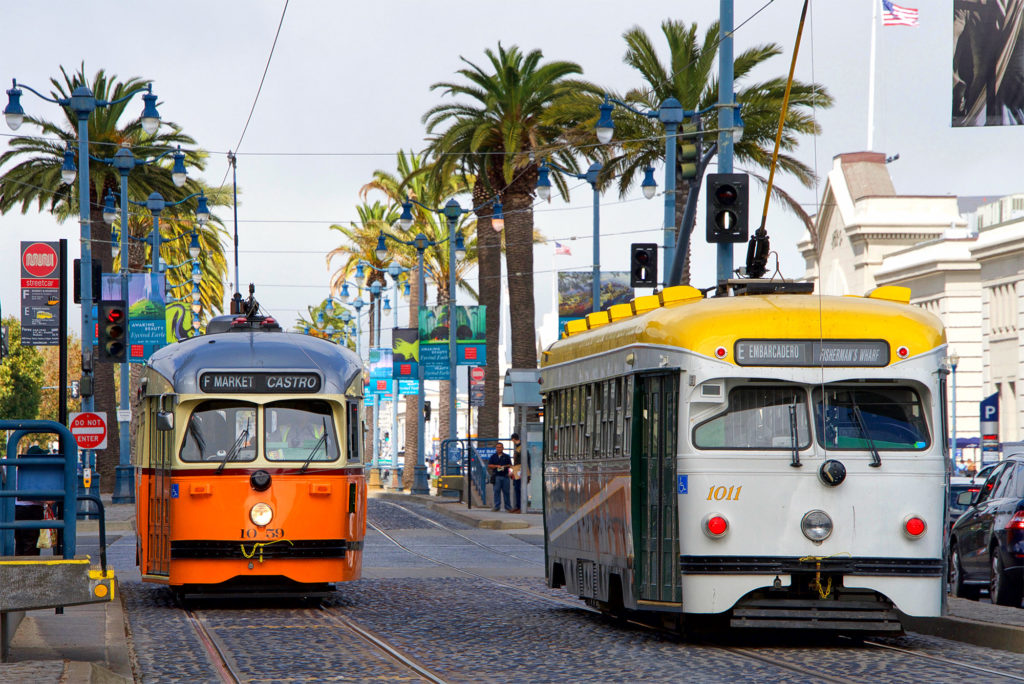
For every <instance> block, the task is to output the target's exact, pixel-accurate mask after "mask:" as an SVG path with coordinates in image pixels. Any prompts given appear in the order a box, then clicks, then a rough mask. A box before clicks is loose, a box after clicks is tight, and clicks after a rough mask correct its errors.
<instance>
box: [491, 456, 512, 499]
mask: <svg viewBox="0 0 1024 684" xmlns="http://www.w3.org/2000/svg"><path fill="white" fill-rule="evenodd" d="M511 467H512V459H511V458H509V455H508V454H506V453H505V447H504V446H502V444H501V442H498V444H497V445H496V446H495V448H494V454H493V455H492V456H491V458H490V459H489V460H488V461H487V471H488V472H489V473H491V482H493V483H494V510H496V511H498V510H501V500H502V497H504V498H505V510H506V511H510V512H511V511H512V502H511V501H510V500H509V479H508V474H509V469H510V468H511Z"/></svg>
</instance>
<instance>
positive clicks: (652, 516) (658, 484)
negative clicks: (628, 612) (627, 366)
mask: <svg viewBox="0 0 1024 684" xmlns="http://www.w3.org/2000/svg"><path fill="white" fill-rule="evenodd" d="M678 398H679V374H678V373H675V372H673V373H656V374H645V375H640V376H638V377H637V381H636V384H635V394H634V400H633V406H634V409H633V416H634V417H633V449H632V453H633V459H632V461H633V463H632V481H633V496H632V499H633V520H634V523H633V524H634V534H633V538H634V540H635V544H636V549H635V560H634V568H636V572H635V574H634V577H635V581H636V585H637V586H636V596H637V597H638V598H639V599H640V600H641V601H654V602H669V603H680V602H681V601H682V591H681V588H680V583H679V523H678V518H677V516H676V429H677V423H678V415H679V408H678ZM637 414H639V416H638V415H637ZM637 417H639V420H637Z"/></svg>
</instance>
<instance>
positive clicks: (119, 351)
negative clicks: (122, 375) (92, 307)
mask: <svg viewBox="0 0 1024 684" xmlns="http://www.w3.org/2000/svg"><path fill="white" fill-rule="evenodd" d="M97 313H98V314H99V329H100V330H99V343H100V357H99V359H97V360H98V361H105V362H107V363H125V362H126V361H127V360H128V309H127V307H125V303H124V300H114V301H106V302H100V303H99V305H98V306H97Z"/></svg>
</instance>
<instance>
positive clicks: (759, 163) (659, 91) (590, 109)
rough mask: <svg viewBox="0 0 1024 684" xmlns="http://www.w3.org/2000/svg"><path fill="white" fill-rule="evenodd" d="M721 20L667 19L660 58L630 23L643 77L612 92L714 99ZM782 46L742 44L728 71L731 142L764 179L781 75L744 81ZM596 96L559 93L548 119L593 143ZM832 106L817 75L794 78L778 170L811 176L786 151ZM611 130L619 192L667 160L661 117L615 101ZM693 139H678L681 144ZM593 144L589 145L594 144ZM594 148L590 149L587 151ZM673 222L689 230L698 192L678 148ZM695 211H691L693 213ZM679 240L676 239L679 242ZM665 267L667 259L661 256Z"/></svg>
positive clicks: (609, 163) (630, 57) (780, 193)
mask: <svg viewBox="0 0 1024 684" xmlns="http://www.w3.org/2000/svg"><path fill="white" fill-rule="evenodd" d="M718 28H719V27H718V23H717V22H715V23H713V24H711V26H710V27H708V29H707V31H706V32H705V33H704V36H703V39H699V38H698V32H697V24H696V23H693V24H686V23H684V22H680V21H673V20H666V21H664V22H662V25H661V30H662V33H663V34H664V36H665V40H666V42H667V43H668V47H669V54H668V62H667V63H663V62H662V61H661V59H660V58H659V56H658V53H657V50H655V47H654V44H653V42H652V40H651V38H650V36H648V35H647V33H646V32H645V31H644V30H643V29H642V28H640V27H638V26H635V27H633V28H631V29H629V30H628V31H626V32H625V33H624V34H623V37H624V38H625V40H626V45H627V49H626V55H625V57H624V61H625V62H626V64H628V65H630V66H632V67H633V68H635V69H636V70H637V71H638V72H640V75H641V76H642V77H643V79H644V81H645V85H644V86H643V87H639V88H634V89H632V90H630V91H629V92H627V93H626V94H625V96H620V95H617V94H615V93H612V92H609V94H610V95H611V96H613V97H615V98H616V99H620V100H623V101H625V102H628V103H630V104H631V105H633V106H635V107H637V108H639V109H646V110H651V109H657V108H658V107H660V106H661V104H662V103H663V102H664V101H665V100H667V99H668V98H670V97H674V98H676V99H677V100H679V102H680V104H681V105H682V106H683V109H684V110H688V111H699V110H702V109H705V108H709V107H712V106H713V105H714V104H715V103H717V102H718V80H717V78H716V75H715V72H714V71H713V69H714V67H715V55H716V53H717V47H718V40H719V39H718ZM781 53H782V47H781V46H779V45H777V44H775V43H768V44H765V45H758V46H755V47H752V48H750V49H748V50H745V51H744V52H743V53H742V54H740V55H738V56H737V57H736V58H735V59H734V61H733V73H734V79H735V84H736V87H737V91H736V101H737V102H739V103H741V104H742V107H743V108H742V115H743V121H744V130H743V138H742V139H741V140H740V141H739V142H738V143H737V144H736V145H735V146H734V150H733V151H734V154H735V158H736V161H737V162H739V163H740V164H743V165H745V170H746V171H748V172H749V173H750V174H751V175H752V176H753V177H754V178H756V179H758V180H759V181H761V182H762V183H763V184H766V183H767V181H766V178H765V176H763V175H761V174H760V173H758V172H757V171H755V170H751V167H753V168H755V169H767V168H768V167H769V166H770V164H771V157H772V149H773V147H774V145H775V134H776V131H777V129H778V122H779V112H780V110H781V108H782V100H783V95H784V93H785V90H786V78H785V77H784V76H783V77H775V78H771V79H768V80H765V81H758V82H753V83H749V84H745V85H742V86H741V84H742V83H743V82H744V80H746V79H748V78H749V77H750V75H751V72H752V71H753V70H755V69H756V68H758V67H760V66H761V65H762V64H764V63H765V62H766V61H767V60H769V59H771V58H772V57H775V56H776V55H779V54H781ZM599 104H600V96H597V95H594V94H592V93H576V94H574V95H573V96H571V97H570V98H567V99H564V100H562V101H561V102H560V103H559V106H558V107H556V108H554V109H553V110H552V111H551V113H550V115H549V119H548V120H549V122H550V123H551V124H555V125H561V126H574V125H575V130H574V131H572V132H571V133H570V134H569V135H568V136H567V137H569V138H570V139H571V140H573V141H574V142H576V143H577V144H581V143H589V144H592V143H593V141H594V138H593V126H594V123H595V122H596V120H597V116H598V105H599ZM830 106H832V97H831V96H830V95H829V94H828V92H827V91H826V90H825V88H824V87H822V86H821V85H818V84H816V83H810V84H808V83H803V82H800V81H793V86H792V91H791V93H790V101H789V109H788V111H787V113H786V119H785V124H784V127H783V137H782V143H781V147H780V149H781V151H782V153H781V154H780V155H779V162H778V170H779V172H784V173H787V174H789V175H791V176H792V177H794V178H796V180H798V181H799V182H800V183H801V184H803V185H804V186H805V187H810V186H811V184H812V183H813V182H814V173H813V171H812V170H811V168H810V167H808V166H807V165H806V164H804V163H803V162H801V161H800V160H799V159H797V158H795V157H793V156H791V155H789V154H785V152H788V151H792V150H794V149H796V147H797V144H798V136H800V135H817V134H819V133H820V132H821V128H820V126H819V125H818V123H817V121H816V120H815V118H814V116H813V111H811V110H813V109H815V108H827V107H830ZM707 116H708V119H707V120H706V125H705V126H704V128H705V129H706V130H711V129H714V128H717V112H716V111H714V110H713V111H712V112H711V113H710V114H708V115H707ZM613 117H614V119H615V126H616V129H615V135H616V139H617V140H618V141H619V142H617V143H616V144H617V149H615V150H614V152H612V153H610V154H608V156H609V158H608V159H606V160H605V167H604V174H605V176H606V177H607V178H618V187H619V193H620V195H622V196H625V195H626V194H627V193H628V192H629V191H630V189H632V188H633V187H634V185H635V184H636V183H637V182H638V181H639V180H640V179H641V178H642V177H643V172H644V169H645V168H646V167H647V166H650V165H653V164H654V163H655V162H662V163H663V162H664V158H665V137H664V136H665V131H664V128H663V126H662V124H661V123H660V122H658V121H657V120H652V119H650V118H648V117H645V116H640V115H637V114H634V113H632V112H629V111H627V110H624V109H621V108H616V109H615V110H614V113H613ZM684 142H686V143H688V142H691V140H680V144H683V143H684ZM591 149H593V148H591ZM715 152H716V148H715V146H714V144H711V145H710V146H706V147H705V149H704V150H703V163H705V164H706V163H707V161H708V160H710V158H711V156H712V155H713V154H714V153H715ZM591 156H593V153H591ZM676 159H677V160H678V161H677V167H676V217H675V221H676V227H677V232H678V231H680V227H681V229H682V230H686V231H687V237H686V239H687V240H688V235H689V233H692V231H693V227H694V226H693V223H691V224H690V225H688V226H682V221H683V213H684V211H685V208H686V203H687V200H688V199H689V198H690V197H691V195H693V200H694V201H695V200H696V197H697V194H698V193H699V192H700V186H701V180H702V178H701V174H700V173H698V175H697V177H696V178H693V179H683V178H682V175H681V165H682V163H684V162H683V160H682V157H681V155H679V154H678V153H677V155H676ZM772 191H773V193H774V194H775V196H776V197H777V198H778V199H779V200H780V201H781V202H782V203H783V205H784V206H785V207H787V208H788V209H790V210H791V211H793V213H795V214H796V215H797V216H798V217H799V218H800V219H801V220H802V221H803V222H804V224H805V226H806V227H807V229H808V230H809V231H810V232H811V235H812V237H813V235H814V228H813V223H812V222H811V219H810V217H809V216H808V214H807V212H806V211H804V209H803V208H802V207H801V206H800V204H799V203H798V202H797V201H796V200H795V199H794V198H793V197H792V196H790V195H789V194H788V193H787V192H786V191H785V190H783V189H782V188H781V187H780V186H779V185H778V184H775V185H774V187H773V190H772ZM695 216H696V214H694V217H695ZM682 241H683V240H679V239H677V240H676V242H677V243H681V242H682ZM689 256H690V255H689V250H688V253H687V254H686V255H685V257H684V258H685V259H686V261H685V264H686V266H685V269H684V272H683V282H684V283H688V282H689ZM665 267H666V268H669V267H670V265H669V264H666V265H665Z"/></svg>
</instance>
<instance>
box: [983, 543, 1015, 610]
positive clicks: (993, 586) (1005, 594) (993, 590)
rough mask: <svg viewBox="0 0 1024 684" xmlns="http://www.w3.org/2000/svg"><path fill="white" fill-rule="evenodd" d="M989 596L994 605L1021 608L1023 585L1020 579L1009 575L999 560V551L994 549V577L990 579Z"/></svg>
mask: <svg viewBox="0 0 1024 684" xmlns="http://www.w3.org/2000/svg"><path fill="white" fill-rule="evenodd" d="M989 594H990V596H991V597H992V603H995V604H997V605H1000V606H1013V607H1015V608H1017V607H1020V602H1021V598H1022V596H1021V583H1020V579H1019V578H1018V577H1015V576H1013V575H1011V574H1010V573H1008V572H1007V571H1006V569H1005V568H1004V567H1003V562H1002V561H1001V560H1000V559H999V549H998V548H995V549H992V577H991V578H990V579H989Z"/></svg>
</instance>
